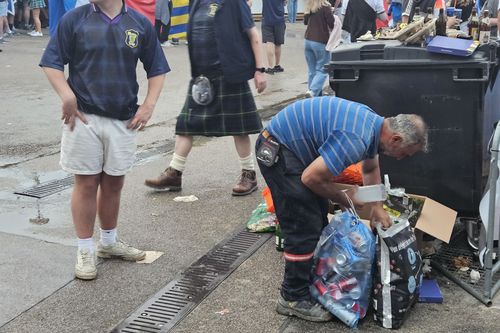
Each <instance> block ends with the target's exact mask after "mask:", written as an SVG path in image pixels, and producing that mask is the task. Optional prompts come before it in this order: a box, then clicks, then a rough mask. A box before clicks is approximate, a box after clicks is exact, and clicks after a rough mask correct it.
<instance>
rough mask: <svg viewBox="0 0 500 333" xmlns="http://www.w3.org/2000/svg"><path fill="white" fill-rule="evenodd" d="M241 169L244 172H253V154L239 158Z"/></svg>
mask: <svg viewBox="0 0 500 333" xmlns="http://www.w3.org/2000/svg"><path fill="white" fill-rule="evenodd" d="M240 166H241V169H245V170H255V163H254V161H253V153H250V155H248V156H247V157H243V158H241V157H240Z"/></svg>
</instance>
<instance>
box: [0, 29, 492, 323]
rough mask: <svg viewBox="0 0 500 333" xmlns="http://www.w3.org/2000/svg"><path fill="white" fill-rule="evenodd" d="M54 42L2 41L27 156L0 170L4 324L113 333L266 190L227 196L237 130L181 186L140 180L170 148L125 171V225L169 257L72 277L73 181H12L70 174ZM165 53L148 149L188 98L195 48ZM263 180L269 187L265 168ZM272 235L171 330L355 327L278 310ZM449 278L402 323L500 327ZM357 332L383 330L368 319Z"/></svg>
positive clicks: (284, 91)
mask: <svg viewBox="0 0 500 333" xmlns="http://www.w3.org/2000/svg"><path fill="white" fill-rule="evenodd" d="M303 31H304V27H303V25H302V23H297V24H295V25H292V26H289V28H288V29H287V35H288V38H287V44H286V45H285V47H284V50H283V62H282V64H283V67H285V72H284V73H282V74H276V75H274V76H271V77H269V84H268V87H269V88H268V90H267V91H266V92H265V93H264V94H262V95H259V96H257V98H256V101H257V103H258V105H259V107H260V108H261V109H262V113H263V114H272V112H273V110H275V109H276V105H278V104H280V103H286V102H285V101H287V100H291V99H294V98H297V96H300V95H301V94H303V93H304V92H305V90H306V84H305V81H306V69H305V68H306V65H305V60H304V57H303V40H302V35H303ZM46 41H47V39H46V38H43V39H37V40H33V39H30V38H28V37H27V36H21V37H19V38H16V39H15V40H13V41H12V42H11V43H9V45H8V46H2V48H3V52H2V55H1V56H0V73H2V76H4V77H6V78H7V81H5V82H7V83H9V84H6V83H5V82H3V81H2V82H0V91H2V92H6V95H5V96H6V97H2V111H3V112H1V113H0V121H2V122H3V123H4V124H7V123H10V124H11V125H6V129H5V130H2V132H1V133H0V139H1V140H0V148H1V149H0V161H1V162H2V163H0V164H1V165H3V164H4V162H7V161H9V160H10V161H17V162H19V161H21V162H19V164H15V165H13V166H10V167H8V166H4V167H1V168H0V244H2V252H1V253H0V295H1V297H0V332H1V333H14V332H36V333H44V332H47V333H49V332H50V333H54V332H57V333H59V332H71V333H74V332H89V333H93V332H109V330H111V329H112V328H113V327H114V326H115V325H117V324H118V323H119V322H120V321H121V320H123V319H124V318H125V317H126V316H127V315H128V314H129V313H131V312H132V311H134V310H135V309H136V308H137V307H138V306H139V305H141V304H142V303H143V302H145V301H146V300H147V299H148V298H149V297H150V296H151V295H153V294H154V293H156V292H157V291H158V290H159V289H160V288H162V287H163V286H164V285H165V284H167V283H168V282H169V281H171V280H172V279H174V278H175V277H176V276H177V275H178V274H179V273H180V272H182V271H184V270H185V269H186V268H187V267H189V266H190V265H191V263H193V262H194V261H196V260H197V259H198V258H200V257H201V256H202V255H204V254H205V253H207V252H208V251H209V250H210V249H212V248H213V246H214V245H215V244H217V243H218V242H220V241H221V240H222V239H224V238H226V237H227V236H228V235H231V234H233V233H234V232H235V231H236V230H237V229H239V228H241V227H242V226H243V225H244V224H245V223H246V221H247V219H248V217H249V215H250V212H251V211H252V210H253V209H254V208H255V206H256V205H257V204H258V203H260V202H261V201H262V198H261V197H260V193H259V192H254V193H253V194H252V195H250V196H247V197H241V198H240V197H232V196H231V195H230V191H231V187H232V186H233V184H234V182H235V180H236V178H237V176H238V162H237V155H236V152H235V150H234V145H233V141H232V139H231V138H218V139H211V138H208V139H206V138H204V139H200V140H197V142H196V145H195V147H194V148H193V151H192V153H191V155H190V156H189V161H188V166H187V170H186V172H185V177H184V183H183V190H182V192H180V193H155V192H152V191H150V190H149V189H147V188H146V187H144V186H143V185H142V184H143V181H144V179H145V178H147V177H151V176H154V175H156V174H158V173H159V172H160V171H161V170H163V169H164V168H165V165H166V162H167V161H168V160H169V159H170V154H159V155H158V154H157V155H153V156H151V157H150V158H148V159H145V160H143V161H141V163H140V164H138V165H136V166H135V167H134V168H133V170H132V171H131V173H130V174H129V175H128V176H127V180H126V184H125V188H124V191H123V200H122V210H121V215H120V228H119V235H120V237H121V238H123V239H125V240H126V241H127V242H129V243H131V244H132V245H135V246H138V247H140V248H143V249H146V250H155V251H161V252H164V255H163V256H162V257H160V258H159V259H158V260H157V261H155V262H154V263H152V264H147V265H143V264H136V263H130V262H122V261H117V260H109V261H104V262H102V263H101V264H100V265H99V266H98V278H97V279H96V280H94V281H89V282H84V281H79V280H75V279H74V278H73V267H74V260H75V253H76V247H75V240H74V233H73V227H72V225H71V220H70V211H69V200H70V194H71V190H70V189H67V190H65V191H62V192H60V193H58V194H54V195H52V196H49V197H47V198H44V199H39V200H37V199H33V198H27V197H21V196H16V195H13V191H14V190H16V189H19V188H22V187H25V186H32V185H34V184H35V183H36V182H37V181H42V182H43V181H45V180H49V179H54V178H60V177H61V173H60V171H59V166H58V154H57V151H58V143H57V142H58V139H59V135H60V133H59V126H60V125H59V123H58V115H59V113H58V105H59V103H58V101H57V98H55V96H54V93H53V92H52V91H51V89H50V88H49V87H48V84H47V82H46V81H45V79H44V78H43V75H41V73H40V70H39V69H38V68H37V67H36V63H37V61H38V58H39V55H40V53H41V50H42V48H43V47H44V45H45V43H46ZM165 53H166V54H167V57H168V58H169V61H170V63H171V65H172V68H173V71H172V73H171V74H169V76H168V78H167V84H166V88H165V92H164V94H163V95H162V97H161V99H160V101H159V104H158V109H157V110H156V113H155V116H154V119H153V121H152V123H151V124H150V125H149V126H148V128H147V129H146V131H145V132H144V133H141V136H140V150H141V151H144V150H147V149H150V148H151V147H157V146H162V145H167V146H168V145H170V146H171V144H172V139H173V125H174V123H175V117H176V115H177V112H178V110H179V109H180V107H181V106H182V103H183V102H184V96H185V89H186V87H187V81H188V75H187V74H186V73H187V72H188V67H187V61H186V60H187V59H186V57H187V48H186V47H185V46H179V47H176V48H168V49H165ZM7 65H10V67H6V66H7ZM141 80H144V78H141ZM4 110H5V111H4ZM252 139H253V140H255V136H253V137H252ZM10 147H13V149H11V150H9V149H10ZM14 148H15V149H14ZM18 150H19V152H18ZM24 150H27V155H26V156H30V159H29V160H28V159H26V158H25V157H26V156H25V154H23V152H24ZM259 181H260V183H259V185H260V187H261V188H262V187H263V180H262V178H259ZM179 195H196V196H197V197H198V198H199V200H198V201H195V202H192V203H178V202H174V201H173V198H174V197H175V196H179ZM37 217H45V218H49V222H48V223H47V224H43V225H37V224H33V223H32V222H30V219H34V218H35V219H36V218H37ZM273 242H274V240H273V239H272V240H270V241H268V242H267V243H266V244H264V245H263V246H262V247H261V248H260V249H259V250H258V251H257V252H256V253H255V254H254V255H253V256H252V257H250V258H249V259H248V260H247V261H245V262H244V263H243V264H242V265H241V266H240V267H239V268H238V269H237V270H236V271H235V272H234V273H233V274H232V275H230V276H229V277H228V278H227V279H226V280H225V281H224V282H223V283H222V284H221V285H220V286H219V287H218V288H217V289H216V290H215V291H214V292H212V293H211V294H210V295H209V296H208V297H207V298H206V299H205V300H204V301H203V302H202V303H201V304H200V305H199V306H198V307H197V308H195V309H194V311H192V313H191V314H189V315H188V316H187V317H186V318H185V319H184V320H183V321H182V322H180V323H179V325H178V326H177V327H176V328H175V329H174V330H173V331H174V332H186V333H188V332H189V333H191V332H218V333H224V332H228V333H229V332H231V333H232V332H249V333H253V332H286V333H291V332H311V333H312V332H333V331H335V332H348V331H350V330H349V329H347V328H345V327H344V326H343V325H342V324H340V323H339V322H338V321H332V322H330V323H326V324H313V323H308V322H305V321H302V320H298V319H290V318H287V317H283V316H280V315H278V314H277V313H276V312H275V310H274V307H275V301H276V298H277V295H278V292H279V289H278V288H279V285H280V281H281V277H282V272H283V259H282V257H281V254H280V253H278V252H276V251H275V249H274V244H273ZM440 286H441V288H442V291H443V293H444V297H445V302H444V304H441V305H429V304H417V305H416V306H415V308H414V309H413V311H412V313H411V314H410V316H409V318H408V321H407V322H406V323H405V325H404V326H403V328H402V329H400V330H399V331H400V332H422V333H423V332H443V333H444V332H464V333H465V332H487V333H490V332H491V333H497V332H499V330H500V297H499V296H497V297H496V299H495V304H494V306H492V307H490V308H487V307H485V306H484V305H482V304H481V303H480V302H478V301H476V300H475V299H474V298H472V297H471V296H469V295H468V294H467V293H465V292H464V291H463V290H462V289H460V288H459V287H457V286H456V285H454V284H452V283H450V282H448V281H447V280H446V279H445V278H442V279H440ZM360 331H361V332H373V331H379V332H382V331H386V330H383V329H381V328H378V327H377V326H376V325H375V324H374V322H373V320H372V319H371V318H366V319H365V320H364V321H363V322H362V324H361V325H360Z"/></svg>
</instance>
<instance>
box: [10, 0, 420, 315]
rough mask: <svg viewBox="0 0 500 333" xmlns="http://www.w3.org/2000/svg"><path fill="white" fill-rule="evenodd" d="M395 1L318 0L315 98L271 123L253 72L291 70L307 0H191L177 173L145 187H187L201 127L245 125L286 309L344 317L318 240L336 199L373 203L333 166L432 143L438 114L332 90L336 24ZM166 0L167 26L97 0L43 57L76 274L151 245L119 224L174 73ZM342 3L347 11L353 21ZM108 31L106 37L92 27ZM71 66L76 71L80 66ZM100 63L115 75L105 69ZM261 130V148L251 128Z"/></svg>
mask: <svg viewBox="0 0 500 333" xmlns="http://www.w3.org/2000/svg"><path fill="white" fill-rule="evenodd" d="M382 1H383V0H349V1H348V2H347V0H344V1H343V3H342V4H341V2H340V1H339V0H337V1H333V2H330V1H327V0H306V2H305V8H304V24H306V25H307V28H306V32H305V58H306V62H307V66H308V91H307V97H310V98H306V99H302V100H299V101H297V102H295V103H292V104H291V105H289V106H287V107H285V108H284V109H283V110H282V111H281V112H279V113H278V114H277V115H276V116H275V117H274V118H273V119H272V120H271V122H270V123H269V124H268V125H267V127H266V128H265V129H264V128H263V126H262V122H261V119H260V116H259V114H258V112H257V107H256V104H255V101H254V96H253V94H252V91H251V89H250V85H249V81H250V80H251V82H252V81H253V84H254V85H255V88H256V91H257V92H258V93H260V92H262V91H264V90H265V89H266V86H267V78H266V74H267V75H269V74H279V73H281V72H283V71H284V70H285V69H284V68H283V67H282V66H281V46H282V45H283V44H284V42H285V29H286V20H285V18H286V15H285V10H284V8H285V6H289V7H288V8H289V9H288V11H289V13H290V15H289V16H288V21H289V23H291V24H293V22H295V20H296V16H295V13H296V7H297V0H289V2H287V1H286V0H263V10H262V16H263V18H262V25H261V31H259V30H258V29H257V27H256V26H255V24H254V21H253V19H252V14H251V10H250V6H251V5H252V3H251V1H245V0H192V1H190V9H189V23H188V34H187V36H188V50H189V53H188V55H189V60H190V65H191V73H190V74H191V80H190V82H189V85H188V87H187V96H186V99H185V103H184V107H183V108H182V110H180V113H179V116H178V118H177V123H176V127H175V133H176V140H175V150H174V153H173V156H172V159H171V161H170V162H169V164H168V166H167V168H166V169H165V171H163V172H162V173H161V174H160V175H159V176H158V177H156V178H151V179H146V180H145V185H146V186H148V187H150V188H153V189H156V190H169V191H179V190H180V189H181V188H182V177H183V172H184V170H185V167H186V162H187V159H188V156H189V153H190V151H191V148H192V146H193V136H197V135H201V136H211V137H213V136H215V137H222V136H232V137H233V139H234V144H235V149H236V152H237V154H238V157H239V170H238V173H239V175H240V177H239V179H238V181H237V183H236V184H235V185H234V187H233V189H232V192H231V193H232V195H235V196H244V195H248V194H250V193H252V192H253V191H255V190H256V189H257V173H256V165H255V159H257V162H258V167H259V168H260V171H261V173H262V175H263V177H264V179H265V181H266V183H267V185H268V186H269V187H270V189H271V193H272V197H273V200H274V204H275V207H276V214H277V217H278V220H279V221H280V225H281V228H282V232H283V234H284V238H285V244H284V259H285V272H284V278H283V282H282V286H281V293H280V296H279V299H278V307H277V310H278V312H279V313H281V314H285V315H293V316H298V317H300V318H303V319H307V320H313V321H323V320H328V319H329V318H330V316H329V315H328V313H327V312H326V310H325V309H324V308H322V307H321V306H320V305H319V304H318V303H317V302H316V301H315V300H314V299H312V297H311V295H310V293H309V284H310V275H309V274H310V272H311V268H312V260H313V259H312V258H313V251H314V248H315V246H316V243H317V242H318V239H319V236H320V233H321V230H322V228H323V227H324V226H325V225H326V223H327V212H328V200H333V201H335V202H337V203H339V204H340V205H343V206H347V205H348V202H352V203H354V204H359V202H357V201H356V200H355V198H354V196H352V193H351V194H346V193H344V192H341V191H339V190H338V189H337V188H335V187H334V186H333V185H332V184H333V183H332V181H331V180H332V178H333V177H334V176H337V175H339V174H340V173H341V172H342V171H343V170H344V169H345V168H346V167H348V166H349V165H351V164H353V163H357V162H359V161H362V162H363V167H362V174H363V181H364V183H365V184H366V185H370V184H378V183H380V182H381V179H380V167H379V162H378V154H385V155H387V156H389V157H393V158H395V159H402V158H405V157H408V156H412V155H413V154H416V153H418V152H421V151H422V152H426V151H427V146H428V142H427V141H428V134H427V126H426V124H425V122H424V120H423V119H422V118H421V117H420V116H418V115H398V116H396V117H391V118H383V117H381V116H379V115H377V114H376V110H372V109H370V108H369V107H368V106H366V105H362V104H359V103H356V102H354V101H347V100H343V99H340V98H336V97H331V96H322V90H323V85H324V83H325V79H326V73H325V72H324V68H323V67H324V64H325V63H326V62H327V61H328V59H329V56H330V55H329V53H328V51H326V50H325V47H326V44H327V43H328V42H329V38H330V34H331V33H332V31H333V30H335V29H337V30H339V29H340V28H341V27H342V28H343V29H344V30H346V31H348V32H349V33H350V34H351V37H348V38H347V39H346V42H348V41H349V40H352V38H353V37H352V36H356V34H358V33H359V31H358V30H359V29H358V26H357V25H358V24H363V27H364V28H366V27H368V29H372V28H373V26H374V25H375V20H376V18H379V19H382V20H385V21H387V20H388V17H387V15H386V13H385V7H384V5H383V3H382ZM393 1H394V0H393ZM3 2H5V1H2V0H0V4H2V3H3ZM18 3H19V1H18ZM26 3H28V1H27V0H24V1H21V4H22V7H21V8H22V9H23V11H22V12H21V13H22V19H23V20H24V21H23V20H21V22H22V23H23V24H24V26H23V27H24V28H26V27H27V25H28V24H29V22H30V21H29V15H28V14H26V12H25V11H24V9H25V8H26V7H24V4H26ZM332 3H333V4H332ZM156 4H157V9H158V12H159V13H160V14H161V15H156V17H155V25H154V26H153V25H152V24H151V23H150V22H149V20H148V19H147V18H146V17H144V16H143V15H142V14H140V13H138V12H137V11H135V10H133V9H131V8H129V7H128V6H126V5H125V4H124V3H123V2H122V0H91V3H90V4H86V5H83V6H81V7H78V8H76V9H74V10H71V11H69V12H68V13H67V14H66V15H64V16H63V17H62V19H61V20H60V22H59V26H58V29H57V32H56V36H51V37H52V38H51V39H50V41H49V44H48V46H47V48H46V50H45V52H44V54H43V57H42V59H41V61H40V66H41V67H42V68H43V70H44V72H45V74H46V76H47V78H48V81H49V82H50V84H51V85H52V87H53V88H54V90H55V92H56V93H57V94H58V96H59V97H60V99H61V113H62V116H61V119H62V120H63V122H64V127H63V133H62V142H61V156H60V165H61V167H62V168H63V169H64V170H65V171H66V172H68V173H71V174H74V175H75V185H74V189H73V193H72V198H71V213H72V218H73V224H74V227H75V233H76V236H77V239H78V240H77V244H78V250H77V260H76V265H75V275H76V277H78V278H80V279H83V280H92V279H94V278H96V276H97V267H96V256H99V257H102V258H110V257H118V258H122V259H124V260H133V261H135V260H141V259H143V258H144V257H145V252H144V251H142V250H140V249H137V248H135V247H133V246H131V245H128V244H127V243H125V242H124V241H122V240H121V239H120V238H118V234H117V225H118V215H119V210H120V198H121V191H122V187H123V184H124V181H125V175H126V173H127V172H128V171H129V170H130V169H131V168H132V165H133V163H134V157H135V150H136V136H137V135H138V131H140V130H142V129H144V128H145V126H146V125H147V123H148V122H149V120H150V118H151V116H152V113H153V111H154V109H155V108H156V103H157V100H158V98H159V95H160V93H161V92H162V87H163V82H164V78H165V75H166V74H167V73H168V72H169V71H170V67H169V64H168V62H167V59H166V57H165V53H164V52H163V50H162V48H161V47H162V45H163V46H166V45H168V44H165V43H167V42H168V35H169V26H170V21H171V19H170V18H171V10H172V4H171V1H169V0H162V1H159V0H158V1H157V2H156ZM29 6H31V7H30V8H31V10H32V14H33V22H34V30H33V32H32V33H30V35H31V36H41V35H42V32H41V28H40V27H41V23H40V19H39V16H40V13H41V12H43V8H44V7H45V4H44V3H42V1H41V0H30V1H29ZM0 8H2V7H0ZM339 9H340V10H339ZM165 11H167V12H168V13H167V14H165ZM334 13H338V14H339V15H340V16H343V18H340V21H339V18H337V19H336V18H335V17H334ZM362 13H363V14H362ZM1 14H2V12H0V16H1ZM365 14H366V15H365ZM368 19H369V20H368ZM342 21H343V23H342V25H341V26H339V25H340V24H339V22H342ZM9 22H10V21H9ZM82 22H85V24H82ZM12 24H13V25H14V24H15V23H14V22H13V23H12ZM365 24H366V25H365ZM13 25H12V26H9V24H8V23H5V22H4V24H3V27H6V26H9V29H10V30H6V32H7V34H9V31H11V32H12V31H14V30H13V29H14V26H13ZM364 28H363V29H364ZM28 30H29V29H28ZM95 34H99V35H100V36H102V38H89V36H94V35H95ZM228 41H231V42H228ZM263 43H264V44H266V45H265V50H266V56H267V66H266V65H265V58H266V57H264V56H263V52H262V50H263V45H262V44H263ZM138 61H141V62H142V63H143V65H144V66H143V67H144V70H145V72H146V75H147V79H148V86H147V95H146V97H145V99H144V100H143V101H138V83H137V76H136V68H137V63H138ZM65 66H70V67H71V69H72V70H71V71H70V72H69V74H68V77H66V76H65V73H64V68H65ZM96 73H106V75H102V76H98V77H96ZM140 102H141V103H140ZM139 103H140V104H139ZM258 133H260V134H259V136H258V139H257V143H256V145H255V147H252V144H251V140H250V137H249V135H251V134H258ZM254 152H255V155H254ZM205 171H206V170H205ZM213 172H216V171H213ZM349 195H351V197H349V198H348V197H346V196H349ZM96 220H98V221H99V224H100V239H99V241H98V242H97V246H96V244H95V243H94V239H93V234H94V225H95V222H96ZM371 222H372V224H373V223H375V222H379V223H382V224H383V225H384V226H389V225H390V224H391V222H390V219H389V217H388V215H387V213H386V212H385V211H384V210H383V208H382V206H381V205H378V204H375V205H374V206H373V207H372V216H371Z"/></svg>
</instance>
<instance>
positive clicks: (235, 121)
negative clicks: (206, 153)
mask: <svg viewBox="0 0 500 333" xmlns="http://www.w3.org/2000/svg"><path fill="white" fill-rule="evenodd" d="M210 82H211V83H212V86H213V89H214V100H213V101H212V103H210V104H208V105H198V104H196V102H195V101H194V100H193V98H192V94H191V88H192V86H193V83H194V79H191V81H190V82H189V88H188V93H187V97H186V102H185V103H184V107H183V108H182V111H181V113H180V114H179V116H178V118H177V124H176V126H175V134H179V135H189V136H192V135H201V136H229V135H245V134H254V133H259V132H260V131H261V130H262V122H261V120H260V116H259V114H258V113H257V107H256V106H255V101H254V99H253V95H252V91H251V90H250V86H249V85H248V82H246V81H245V82H242V83H229V82H226V81H225V80H224V79H223V77H222V76H221V77H217V78H215V79H211V80H210Z"/></svg>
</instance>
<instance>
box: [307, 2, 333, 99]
mask: <svg viewBox="0 0 500 333" xmlns="http://www.w3.org/2000/svg"><path fill="white" fill-rule="evenodd" d="M304 24H305V25H307V28H306V33H305V41H304V52H305V56H306V62H307V88H308V90H307V92H306V97H313V96H321V95H322V91H323V85H324V84H325V80H326V78H327V77H328V73H327V72H326V71H325V68H324V67H325V65H326V64H327V63H328V61H329V60H330V53H329V52H328V51H327V50H326V49H325V47H326V43H327V42H328V38H329V37H330V31H332V29H333V24H334V18H333V13H332V6H331V5H330V2H328V0H306V5H305V9H304Z"/></svg>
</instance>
